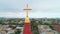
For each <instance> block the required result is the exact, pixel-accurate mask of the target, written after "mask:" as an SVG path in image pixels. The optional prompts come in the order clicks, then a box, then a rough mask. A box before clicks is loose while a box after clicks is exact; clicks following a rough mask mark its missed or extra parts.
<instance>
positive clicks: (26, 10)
mask: <svg viewBox="0 0 60 34" xmlns="http://www.w3.org/2000/svg"><path fill="white" fill-rule="evenodd" d="M24 10H26V17H28V10H32V9H31V8H28V4H27V7H26V8H25V9H24Z"/></svg>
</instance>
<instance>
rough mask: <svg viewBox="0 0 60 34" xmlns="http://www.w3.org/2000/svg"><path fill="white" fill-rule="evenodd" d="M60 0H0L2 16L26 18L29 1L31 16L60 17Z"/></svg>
mask: <svg viewBox="0 0 60 34" xmlns="http://www.w3.org/2000/svg"><path fill="white" fill-rule="evenodd" d="M59 1H60V0H0V17H13V18H15V17H16V18H25V17H26V13H25V11H24V10H23V8H25V7H26V4H27V3H28V5H29V8H32V10H31V11H29V17H30V18H43V17H47V18H60V14H59V13H60V2H59Z"/></svg>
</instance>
